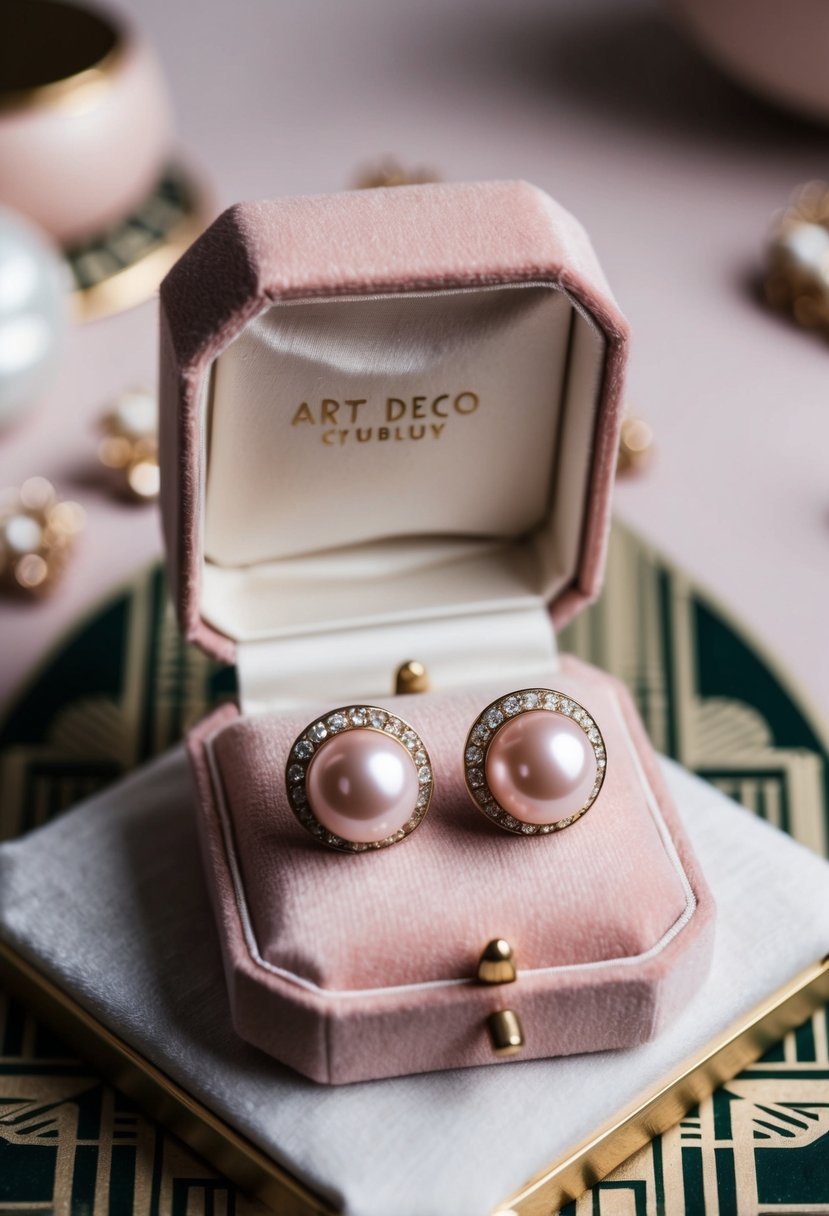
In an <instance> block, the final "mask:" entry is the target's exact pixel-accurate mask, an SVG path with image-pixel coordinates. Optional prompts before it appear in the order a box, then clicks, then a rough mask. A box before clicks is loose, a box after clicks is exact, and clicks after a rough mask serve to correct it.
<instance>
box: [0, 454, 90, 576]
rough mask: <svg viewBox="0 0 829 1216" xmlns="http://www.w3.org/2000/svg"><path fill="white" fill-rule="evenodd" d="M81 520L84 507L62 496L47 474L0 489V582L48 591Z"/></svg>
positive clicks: (69, 550) (65, 560)
mask: <svg viewBox="0 0 829 1216" xmlns="http://www.w3.org/2000/svg"><path fill="white" fill-rule="evenodd" d="M84 521H85V513H84V510H83V507H81V506H79V505H78V503H76V502H68V501H64V502H62V501H60V500H59V499H58V496H57V494H56V493H55V488H54V486H53V485H52V484H51V482H49V481H47V480H46V478H45V477H30V478H29V479H28V481H24V483H23V485H22V486H21V487H20V489H19V490H16V489H10V490H7V491H5V492H4V493H0V583H1V584H2V585H3V586H4V587H5V588H6V589H7V590H10V591H17V592H22V593H25V594H27V595H42V594H44V593H45V592H47V591H49V590H51V588H52V587H53V586H54V585H55V583H56V582H57V581H58V579H59V578H60V575H61V574H62V572H63V569H64V567H65V565H66V563H67V561H68V559H69V556H70V554H71V552H72V549H73V547H74V544H75V538H76V537H77V535H78V533H79V532H80V531H81V530H82V528H83V526H84Z"/></svg>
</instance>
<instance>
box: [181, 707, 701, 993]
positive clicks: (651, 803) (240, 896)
mask: <svg viewBox="0 0 829 1216" xmlns="http://www.w3.org/2000/svg"><path fill="white" fill-rule="evenodd" d="M611 702H612V704H613V708H614V711H615V715H616V718H617V722H618V725H619V729H620V732H621V733H622V735H623V737H624V739H625V745H626V750H627V752H628V755H629V758H630V762H631V764H632V765H633V768H634V770H635V771H636V774H637V776H638V779H639V783H640V786H641V789H642V794H643V801H644V803H645V805H646V806H647V808H648V811H649V813H650V816H651V818H652V820H653V822H654V825H655V827H656V830H657V832H658V833H659V837H660V839H661V841H662V845H663V848H664V849H665V852H666V854H667V855H668V858H669V859H670V862H671V865H672V866H673V867H674V869H675V870H676V872H677V876H678V878H679V882H680V884H681V886H682V890H683V892H684V895H685V907H684V909H683V911H682V914H681V916H679V917H678V918H677V920H675V921H674V923H673V924H672V925H671V926H670V927H669V928H668V930H667V931H666V932H665V933H664V934H663V935H662V937H661V938H660V939H659V940H658V941H656V942H654V944H653V945H652V946H651V947H650V948H649V949H648V950H646V951H644V952H643V953H641V954H636V955H627V956H626V957H621V958H610V959H606V960H604V959H599V960H596V961H591V962H586V963H571V964H569V965H567V966H559V967H543V968H536V969H535V971H534V972H533V974H535V975H557V974H559V973H562V972H591V971H592V972H596V971H601V970H602V969H605V970H606V969H607V968H615V967H617V966H619V965H620V964H627V965H629V966H637V965H639V964H642V963H644V962H647V960H648V959H651V958H654V957H655V956H656V955H658V954H659V953H661V951H663V950H664V949H665V947H666V946H668V945H669V944H670V942H672V941H673V940H674V938H675V937H676V936H677V934H678V933H681V932H682V930H683V928H684V927H685V925H687V924H688V922H689V921H690V919H691V917H692V916H693V915H694V913H695V911H696V909H697V900H696V897H695V895H694V892H693V890H692V889H691V884H690V882H689V881H688V876H687V874H686V873H685V870H684V868H683V866H682V862H681V860H680V858H679V855H678V854H677V851H676V847H675V846H674V842H673V840H672V839H671V835H670V832H669V831H668V827H667V825H666V823H665V820H664V819H663V817H662V814H661V812H660V810H659V803H658V801H657V799H656V796H655V794H654V792H653V789H652V788H651V784H650V782H649V781H648V778H647V775H646V773H645V771H644V769H643V768H642V765H641V763H640V761H639V757H638V754H637V752H636V748H635V747H634V746H633V740H632V739H631V737H630V733H629V731H628V729H627V725H626V723H625V718H624V714H623V713H622V708H621V706H620V704H619V698H618V697H617V696H616V695H615V693H613V694H611ZM221 729H222V728H220V729H219V731H217V732H216V733H215V734H214V735H211V736H209V737H208V738H207V739H206V740H205V743H204V746H205V750H206V752H207V756H208V763H209V766H210V771H211V774H212V778H213V786H214V790H215V798H216V805H217V809H218V812H219V816H220V819H221V824H222V833H223V836H224V844H225V850H226V854H227V861H228V867H229V869H230V873H231V877H232V881H233V887H234V891H235V895H236V903H237V907H238V911H239V918H240V921H241V923H242V928H243V932H244V935H245V941H246V944H247V947H248V950H249V951H250V954H251V957H252V958H253V959H254V961H255V962H256V963H257V964H258V966H260V967H263V968H264V969H265V970H266V971H271V972H272V973H273V974H274V975H278V976H280V977H281V978H282V979H287V980H290V981H291V982H292V983H294V984H297V985H299V987H301V988H306V989H307V990H308V991H311V992H316V993H318V994H320V995H322V996H326V995H329V996H336V997H351V998H357V999H360V998H362V997H365V996H367V995H369V992H376V991H382V992H384V993H386V994H391V993H392V992H401V993H402V992H412V991H423V990H425V989H429V988H447V987H459V986H461V985H467V986H468V985H476V984H477V981H476V980H475V979H462V978H458V979H451V980H426V981H423V982H420V983H417V984H410V985H405V986H397V987H389V986H386V987H384V988H382V989H371V990H366V989H351V988H349V989H336V990H334V989H323V988H321V987H320V986H319V985H318V984H315V983H313V982H312V981H310V980H308V979H306V978H305V977H303V976H301V975H297V974H296V973H295V972H292V971H288V970H286V969H285V968H284V967H277V966H275V965H274V964H273V963H270V962H268V960H267V959H265V958H264V957H263V955H262V951H261V949H260V948H259V943H258V941H257V939H256V934H255V932H254V928H253V923H252V918H251V915H250V911H249V908H248V902H247V898H246V895H245V885H244V882H243V879H242V875H241V872H240V868H239V861H238V857H237V852H236V848H235V843H234V839H233V828H232V824H231V817H230V813H229V810H228V806H227V799H226V797H225V793H224V786H223V782H222V779H221V775H220V773H219V769H218V765H217V761H216V755H215V751H214V748H213V741H214V740H215V738H216V735H217V734H220V733H221ZM522 974H524V975H526V974H528V972H526V971H522Z"/></svg>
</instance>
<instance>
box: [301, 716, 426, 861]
mask: <svg viewBox="0 0 829 1216" xmlns="http://www.w3.org/2000/svg"><path fill="white" fill-rule="evenodd" d="M306 789H307V792H308V801H309V803H310V804H311V810H312V811H313V812H314V814H315V815H316V817H317V819H318V820H319V821H320V823H321V824H322V825H323V827H326V828H327V829H328V831H329V832H333V833H334V834H335V835H336V836H342V838H343V839H344V840H350V841H353V842H355V843H358V844H367V843H370V842H371V841H376V840H384V839H385V838H386V837H387V836H391V835H392V833H393V832H396V831H397V830H398V829H399V828H402V826H403V824H404V823H405V822H406V820H407V819H409V818H410V817H411V815H412V812H413V811H414V809H415V804H416V802H417V796H418V792H419V789H420V786H419V783H418V779H417V770H416V768H415V765H414V761H413V760H412V757H411V756H410V755H409V753H408V752H407V751H406V749H405V748H404V747H403V745H402V743H399V742H398V741H397V740H396V739H395V738H393V737H392V736H390V735H381V734H380V733H379V732H378V731H374V730H349V731H343V732H342V733H341V734H338V735H333V736H332V737H331V738H330V739H327V740H326V741H325V743H323V744H322V746H321V747H320V748H319V750H318V751H317V754H316V755H315V756H314V758H313V760H312V761H311V763H310V764H309V765H308V772H307V775H306Z"/></svg>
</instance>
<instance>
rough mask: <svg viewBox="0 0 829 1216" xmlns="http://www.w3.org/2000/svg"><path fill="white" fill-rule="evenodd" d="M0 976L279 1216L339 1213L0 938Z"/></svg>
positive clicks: (206, 1157) (127, 1089) (123, 1087)
mask: <svg viewBox="0 0 829 1216" xmlns="http://www.w3.org/2000/svg"><path fill="white" fill-rule="evenodd" d="M0 976H2V978H3V981H4V982H5V983H6V984H7V985H8V988H9V990H10V991H11V992H12V993H13V994H14V995H15V996H16V997H17V998H18V999H19V1000H21V1001H23V1002H24V1004H25V1005H26V1006H27V1007H28V1008H29V1009H31V1011H32V1012H33V1013H34V1014H35V1016H36V1017H38V1018H42V1020H43V1021H44V1022H47V1023H49V1024H50V1025H51V1026H52V1027H53V1028H54V1029H55V1031H56V1032H57V1033H58V1034H59V1035H60V1036H61V1037H62V1038H64V1039H65V1040H66V1042H67V1043H68V1044H69V1045H70V1046H71V1047H72V1048H73V1049H75V1050H76V1051H77V1052H78V1053H79V1054H80V1055H81V1056H83V1057H84V1058H85V1059H87V1060H88V1061H89V1062H90V1063H91V1064H92V1065H93V1066H94V1067H95V1068H96V1069H98V1070H99V1071H100V1072H101V1074H102V1075H103V1076H104V1077H106V1078H107V1080H109V1081H110V1082H111V1083H112V1084H113V1085H115V1086H117V1088H118V1089H120V1090H122V1091H123V1092H124V1093H125V1094H127V1095H128V1097H130V1098H132V1099H133V1100H134V1101H135V1102H137V1103H138V1104H139V1105H140V1106H142V1107H143V1108H144V1110H146V1111H148V1112H149V1114H151V1115H152V1117H153V1118H155V1119H158V1120H159V1122H161V1123H163V1124H164V1125H165V1126H166V1127H168V1128H169V1129H170V1130H171V1131H173V1132H174V1133H175V1134H176V1135H177V1136H178V1137H179V1139H180V1140H183V1141H184V1143H185V1144H187V1145H188V1146H189V1147H190V1148H191V1149H193V1151H194V1152H196V1153H198V1154H199V1156H200V1157H202V1158H203V1159H204V1160H205V1161H206V1162H208V1163H209V1165H210V1166H211V1167H212V1168H213V1169H215V1170H218V1171H219V1172H220V1173H222V1174H225V1175H226V1176H227V1177H228V1178H230V1179H231V1180H232V1181H233V1182H235V1183H237V1185H239V1186H240V1187H242V1189H243V1190H245V1191H247V1192H248V1193H249V1194H251V1195H255V1196H256V1197H257V1198H259V1199H261V1200H262V1201H263V1202H264V1203H266V1204H268V1205H270V1206H272V1207H273V1208H274V1210H276V1211H278V1212H279V1214H280V1216H337V1212H338V1209H337V1208H336V1207H334V1206H333V1205H332V1204H330V1203H328V1202H326V1201H325V1200H324V1199H321V1198H320V1197H319V1196H318V1195H315V1194H314V1193H313V1192H312V1191H310V1190H309V1189H308V1188H307V1187H306V1186H305V1185H304V1184H303V1183H301V1182H300V1181H299V1180H298V1179H296V1178H294V1177H293V1175H292V1174H290V1173H289V1172H288V1171H287V1170H285V1169H283V1168H282V1167H281V1166H280V1165H278V1164H277V1163H276V1162H275V1161H272V1160H271V1158H270V1157H268V1156H266V1154H265V1153H263V1152H262V1151H261V1149H258V1148H257V1147H256V1145H254V1144H252V1143H251V1142H250V1141H249V1140H247V1139H246V1138H245V1137H244V1136H242V1135H240V1134H239V1133H238V1132H237V1131H234V1129H233V1128H231V1127H229V1126H228V1125H227V1124H226V1123H225V1122H224V1121H223V1120H222V1119H220V1118H218V1117H217V1116H216V1115H214V1114H213V1112H212V1111H210V1110H208V1108H207V1107H206V1106H204V1105H203V1104H202V1103H201V1102H199V1101H198V1100H197V1099H196V1098H193V1097H191V1095H190V1094H188V1093H187V1091H186V1090H185V1089H184V1088H183V1087H182V1086H181V1085H179V1084H178V1083H177V1082H176V1081H174V1080H172V1078H171V1077H168V1076H167V1074H166V1073H165V1072H162V1070H161V1069H160V1068H156V1066H155V1065H154V1064H151V1063H150V1062H149V1060H146V1059H145V1058H144V1057H143V1056H141V1055H139V1053H138V1052H137V1051H135V1050H134V1049H133V1048H132V1047H130V1045H129V1044H128V1043H126V1042H125V1041H124V1040H123V1039H122V1038H120V1037H119V1036H118V1035H116V1034H113V1032H112V1031H111V1030H109V1029H108V1028H107V1027H106V1026H105V1025H104V1024H103V1023H102V1022H100V1021H99V1020H98V1019H97V1018H96V1017H94V1016H93V1015H92V1014H90V1013H87V1011H86V1010H85V1009H84V1008H83V1006H81V1005H79V1004H78V1003H77V1001H75V1000H73V998H72V997H70V996H67V994H66V993H65V992H63V991H62V990H61V989H60V988H59V987H58V986H57V984H54V983H52V981H51V980H49V979H47V978H46V976H44V975H42V974H41V973H40V972H39V971H38V970H37V968H35V967H33V966H32V964H31V963H29V962H27V961H26V959H24V958H23V957H22V956H21V955H20V954H18V953H17V951H16V950H14V949H13V948H12V947H11V946H9V945H7V944H6V943H5V942H0Z"/></svg>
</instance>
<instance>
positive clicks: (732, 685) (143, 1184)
mask: <svg viewBox="0 0 829 1216" xmlns="http://www.w3.org/2000/svg"><path fill="white" fill-rule="evenodd" d="M610 555H611V556H610V561H609V564H608V571H607V578H606V583H605V591H604V594H603V596H602V599H601V601H600V602H599V603H598V604H597V605H595V606H594V607H593V608H592V609H590V610H589V611H588V612H585V613H583V614H582V615H581V616H580V617H579V618H578V620H577V621H575V622H574V623H573V624H572V625H571V626H570V627H569V628H568V629H567V630H566V631H565V633H564V635H563V637H562V639H561V647H562V649H563V650H565V651H570V652H572V653H576V654H578V655H579V656H581V657H583V658H586V659H588V660H589V661H591V662H593V663H595V664H597V665H598V666H600V667H603V668H605V669H606V670H608V671H610V672H612V673H614V674H616V675H618V676H620V677H621V678H622V679H623V680H625V682H626V683H627V684H628V686H629V687H630V689H631V691H632V692H633V694H634V697H635V699H636V701H637V703H638V706H639V709H640V712H641V714H642V717H643V719H644V721H645V724H646V726H647V728H648V731H649V733H650V736H651V738H652V739H653V741H654V743H655V744H656V746H657V748H659V750H661V751H663V752H665V753H666V754H668V755H671V756H673V757H675V758H676V759H678V760H679V761H680V762H681V763H683V764H684V765H685V766H686V767H687V768H689V769H691V770H692V771H695V772H697V773H699V774H700V775H702V776H703V777H706V778H707V779H708V780H710V781H711V782H713V783H714V784H715V785H716V786H717V787H718V788H719V789H721V790H723V791H724V792H725V793H726V794H729V795H730V796H731V797H734V798H736V799H738V800H739V801H740V802H743V803H744V804H745V805H746V806H748V807H749V808H750V809H751V810H753V811H754V812H755V813H756V814H758V815H761V816H763V817H764V818H766V819H769V820H770V821H771V822H773V823H775V824H776V825H777V826H778V827H781V828H782V829H783V830H784V831H787V832H789V833H790V834H791V835H793V836H794V837H796V838H797V839H798V840H800V841H801V842H802V843H804V844H806V845H808V846H809V847H811V848H812V849H815V850H816V851H818V852H820V853H822V854H824V855H827V854H829V785H828V784H827V783H828V782H829V747H828V746H827V736H826V733H825V731H824V729H823V727H822V725H821V724H820V723H819V722H818V720H817V718H816V716H815V715H814V713H813V712H812V711H811V710H810V708H809V707H808V705H806V704H805V702H804V699H803V697H802V696H801V695H799V694H798V693H797V692H796V691H795V690H793V689H792V687H791V684H790V681H789V680H788V679H787V678H786V677H785V675H784V674H783V673H781V672H780V671H779V670H776V668H775V663H774V660H773V659H771V658H770V657H769V656H768V655H767V654H763V653H762V652H761V650H760V649H759V648H758V646H757V645H756V643H753V642H752V641H751V640H750V639H748V638H747V637H746V635H745V632H744V630H743V629H741V627H740V626H739V625H738V624H737V623H736V622H735V621H733V620H732V619H730V618H729V616H728V614H727V612H725V611H724V610H723V609H722V608H721V607H720V606H718V605H715V604H713V603H712V602H711V601H710V599H708V598H707V597H706V596H705V594H704V593H703V592H702V591H700V589H699V588H697V587H695V586H694V585H693V584H692V583H691V582H690V581H689V580H688V579H687V578H686V576H685V575H684V574H683V573H682V572H681V571H678V570H676V569H674V568H673V567H671V566H670V565H669V564H668V563H666V562H665V561H664V560H663V559H662V558H661V557H660V556H659V555H658V554H657V553H655V552H654V551H653V550H652V549H651V548H650V547H648V546H647V545H645V544H644V543H643V542H642V541H641V540H639V539H638V538H637V537H636V536H635V535H633V534H632V533H630V532H629V531H628V530H626V529H624V528H622V527H620V526H619V525H616V526H615V528H614V536H613V540H612V543H611V547H610ZM233 695H234V681H233V672H232V670H230V669H228V668H221V667H219V666H218V665H217V664H215V663H214V662H212V661H211V660H209V659H207V658H206V657H205V656H204V655H202V654H201V652H199V651H197V650H195V649H194V648H188V647H185V646H184V645H183V644H182V642H181V640H180V638H179V636H178V630H177V627H176V624H175V621H174V619H173V616H172V613H171V611H170V609H169V606H168V604H167V599H166V590H165V586H164V579H163V576H162V573H161V571H160V569H158V568H152V569H150V570H147V571H144V572H142V573H140V574H138V575H137V576H136V577H135V578H134V579H133V580H132V581H131V582H130V584H129V585H128V586H127V587H125V588H123V589H122V590H121V591H120V592H118V593H116V594H115V595H113V596H112V597H111V598H110V599H109V600H108V601H107V602H106V603H105V604H104V605H102V606H101V607H100V608H99V610H98V611H96V612H95V613H94V614H92V615H91V616H90V618H89V619H88V620H86V621H84V622H83V623H82V624H81V626H80V627H79V628H77V629H75V630H74V631H73V632H72V634H71V636H69V637H68V638H67V639H66V641H65V642H64V644H63V645H62V646H60V647H59V648H58V649H57V650H56V652H55V653H53V655H52V656H51V657H50V658H49V660H48V661H47V662H46V663H45V664H44V666H43V667H42V669H41V670H40V672H39V673H37V675H36V676H35V677H34V678H33V679H32V680H31V682H30V683H29V685H28V686H27V688H26V689H24V690H23V691H22V692H21V693H20V694H19V695H18V697H17V698H16V699H15V700H14V702H13V704H11V705H10V706H9V707H8V708H7V712H6V716H5V719H4V721H3V722H2V724H0V839H3V838H8V837H11V836H15V835H18V834H19V833H21V832H24V831H28V830H29V829H30V828H33V827H36V826H37V825H38V824H41V823H44V822H46V821H47V820H48V819H50V818H52V817H53V816H55V815H57V814H59V813H60V812H61V811H63V810H65V809H67V808H68V807H70V806H72V805H73V804H74V803H76V802H77V801H79V800H80V799H81V798H83V797H86V796H88V795H89V794H91V793H94V792H95V791H97V790H99V789H102V788H103V787H104V786H106V785H108V784H110V783H111V782H112V781H114V780H116V779H117V778H118V777H120V776H121V775H122V774H124V773H125V772H128V771H129V770H130V769H132V768H134V767H135V766H136V765H138V764H141V763H143V762H144V761H145V760H147V759H149V758H150V757H152V756H154V755H156V754H157V753H158V752H160V751H163V750H164V749H166V748H167V747H169V746H171V745H172V744H173V743H175V742H177V741H178V740H179V739H180V738H181V736H182V735H183V733H184V732H185V730H186V729H187V728H188V726H190V725H191V724H192V723H194V722H197V721H198V720H199V719H200V718H201V717H203V716H204V715H205V714H206V713H207V712H208V710H209V709H211V708H213V707H214V706H215V705H216V704H217V702H219V701H221V700H224V699H228V698H231V697H232V696H233ZM748 911H749V912H750V910H748ZM41 1211H42V1212H55V1213H61V1214H66V1216H81V1214H83V1216H100V1214H103V1213H106V1214H107V1216H132V1214H136V1216H138V1214H139V1213H140V1214H141V1216H156V1214H158V1216H179V1214H181V1216H200V1214H201V1213H204V1214H205V1216H233V1214H234V1213H239V1216H253V1213H258V1212H261V1211H262V1209H261V1208H260V1207H259V1205H257V1204H255V1203H252V1202H251V1201H250V1200H247V1199H245V1198H244V1197H243V1196H241V1195H240V1194H239V1193H238V1192H237V1191H236V1190H235V1188H234V1187H233V1186H232V1185H231V1184H229V1183H227V1182H225V1181H224V1180H222V1179H221V1178H219V1177H218V1176H216V1175H215V1174H214V1173H213V1172H212V1171H211V1169H210V1168H209V1166H208V1165H206V1164H204V1163H201V1162H199V1161H198V1160H197V1159H196V1158H195V1157H194V1156H193V1155H192V1154H191V1153H190V1151H189V1150H188V1149H185V1148H183V1147H182V1146H181V1145H180V1144H179V1143H178V1142H177V1141H176V1140H175V1139H174V1138H173V1137H171V1136H170V1135H168V1134H167V1133H166V1132H164V1131H163V1130H162V1129H161V1128H159V1127H158V1126H157V1125H156V1124H155V1123H153V1121H152V1120H150V1119H148V1118H146V1117H145V1116H144V1115H142V1114H141V1113H139V1112H138V1111H137V1110H136V1109H135V1107H134V1106H133V1105H132V1104H131V1103H130V1102H129V1101H128V1100H127V1099H125V1098H124V1097H122V1096H121V1095H120V1094H118V1093H117V1092H116V1091H114V1090H113V1089H112V1088H111V1087H109V1086H108V1085H105V1084H103V1083H102V1082H101V1081H100V1080H99V1079H98V1078H96V1077H95V1076H94V1075H93V1074H92V1073H90V1071H89V1069H88V1068H87V1067H86V1066H84V1065H83V1064H81V1063H79V1062H78V1061H77V1060H76V1059H75V1058H74V1057H73V1056H72V1055H71V1053H69V1052H68V1051H67V1050H66V1049H65V1048H64V1047H63V1046H62V1045H61V1044H60V1043H59V1042H58V1041H57V1040H56V1039H55V1038H54V1037H53V1036H51V1035H50V1034H49V1033H48V1032H47V1031H46V1030H45V1029H44V1028H43V1027H41V1026H39V1025H38V1024H37V1023H36V1022H35V1021H34V1019H33V1018H31V1017H30V1016H29V1015H28V1014H26V1013H25V1011H24V1010H22V1009H21V1008H20V1007H19V1005H17V1004H16V1003H15V1002H13V1001H11V1000H9V999H7V998H6V997H5V996H4V995H3V994H2V992H0V1214H2V1213H6V1212H9V1213H11V1212H15V1213H17V1214H19V1213H21V1212H41ZM798 1212H813V1213H814V1212H823V1213H829V1044H828V1043H827V1022H826V1013H825V1011H822V1012H821V1013H819V1014H816V1015H815V1016H814V1017H813V1018H812V1019H811V1020H810V1021H809V1022H807V1023H806V1024H805V1026H803V1027H801V1028H800V1030H798V1031H797V1032H794V1033H792V1034H790V1035H788V1036H787V1037H786V1039H785V1040H784V1041H783V1043H781V1044H780V1045H779V1046H778V1047H776V1048H774V1049H773V1050H772V1051H770V1052H769V1053H767V1055H766V1056H765V1057H764V1058H763V1060H762V1061H760V1062H759V1063H758V1064H755V1065H754V1066H752V1067H751V1068H750V1069H747V1070H746V1071H745V1072H743V1073H742V1074H741V1075H740V1076H739V1077H737V1078H735V1080H734V1081H732V1082H730V1083H729V1084H728V1085H726V1086H725V1087H723V1088H722V1089H721V1090H719V1091H718V1092H717V1093H716V1094H715V1095H714V1096H713V1097H712V1098H711V1099H710V1100H709V1101H707V1102H705V1103H703V1104H702V1105H701V1106H700V1107H698V1108H697V1109H695V1110H693V1111H691V1112H690V1113H689V1114H688V1116H687V1117H686V1118H685V1119H684V1120H683V1121H682V1123H681V1124H680V1125H679V1126H678V1127H676V1128H674V1129H672V1130H671V1131H670V1132H668V1133H666V1134H665V1135H663V1136H661V1137H659V1138H657V1139H656V1140H654V1141H652V1143H651V1144H649V1145H648V1146H646V1147H645V1148H644V1149H642V1150H641V1151H640V1152H639V1153H637V1154H636V1155H635V1156H634V1157H632V1158H631V1159H630V1160H629V1161H627V1162H625V1164H624V1165H623V1166H621V1167H620V1168H619V1169H618V1170H616V1171H615V1172H614V1173H613V1174H612V1175H611V1176H610V1177H609V1178H607V1179H605V1180H604V1181H603V1182H601V1183H599V1184H597V1185H596V1186H595V1187H593V1189H592V1190H591V1191H589V1192H588V1193H587V1194H586V1195H584V1196H582V1197H581V1198H580V1199H579V1200H578V1201H576V1202H574V1203H571V1204H568V1205H567V1207H566V1208H564V1209H563V1213H565V1214H566V1216H622V1214H624V1216H628V1214H629V1216H634V1214H635V1216H640V1214H641V1216H761V1214H768V1216H773V1214H774V1216H783V1214H785V1216H789V1214H791V1213H798ZM389 1216H417V1213H408V1212H400V1213H389ZM447 1216H453V1214H452V1213H447ZM482 1216H483V1214H482ZM551 1216H552V1214H551Z"/></svg>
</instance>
